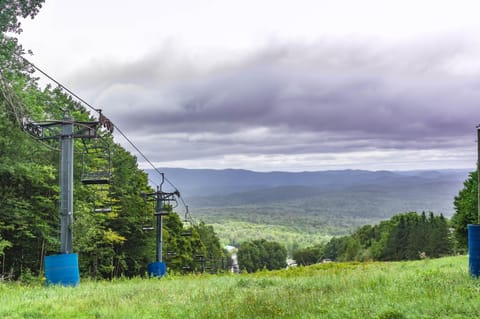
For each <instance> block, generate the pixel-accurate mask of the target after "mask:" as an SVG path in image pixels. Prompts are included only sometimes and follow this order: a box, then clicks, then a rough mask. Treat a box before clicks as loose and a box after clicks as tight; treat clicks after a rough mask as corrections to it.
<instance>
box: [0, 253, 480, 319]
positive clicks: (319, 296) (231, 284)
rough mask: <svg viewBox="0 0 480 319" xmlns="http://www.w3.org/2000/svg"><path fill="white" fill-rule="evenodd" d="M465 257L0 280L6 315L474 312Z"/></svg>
mask: <svg viewBox="0 0 480 319" xmlns="http://www.w3.org/2000/svg"><path fill="white" fill-rule="evenodd" d="M479 316H480V281H479V280H477V279H473V278H470V276H469V274H468V259H467V257H465V256H461V257H449V258H442V259H437V260H428V259H427V260H422V261H415V262H395V263H378V262H376V263H338V264H337V263H329V264H322V265H316V266H311V267H304V268H302V267H299V268H291V269H289V270H283V271H274V272H260V273H255V274H245V275H221V276H220V275H219V276H214V275H199V276H195V275H192V276H183V277H182V276H167V277H165V278H162V279H142V278H136V279H130V280H127V279H125V280H114V281H111V282H107V281H100V282H93V281H82V283H81V284H80V286H79V287H76V288H66V287H43V286H42V285H30V286H27V285H20V284H15V283H3V284H0V317H1V318H383V319H385V318H475V317H479Z"/></svg>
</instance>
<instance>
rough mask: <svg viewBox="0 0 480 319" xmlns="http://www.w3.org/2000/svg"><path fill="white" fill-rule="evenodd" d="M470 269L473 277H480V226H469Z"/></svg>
mask: <svg viewBox="0 0 480 319" xmlns="http://www.w3.org/2000/svg"><path fill="white" fill-rule="evenodd" d="M468 268H469V271H470V275H471V276H474V277H477V278H478V276H480V225H473V224H470V225H468Z"/></svg>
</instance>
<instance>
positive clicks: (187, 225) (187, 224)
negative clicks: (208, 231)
mask: <svg viewBox="0 0 480 319" xmlns="http://www.w3.org/2000/svg"><path fill="white" fill-rule="evenodd" d="M182 222H183V226H182V233H181V234H180V235H181V236H192V229H193V222H192V217H191V216H190V212H189V211H188V205H185V217H184V219H183V221H182Z"/></svg>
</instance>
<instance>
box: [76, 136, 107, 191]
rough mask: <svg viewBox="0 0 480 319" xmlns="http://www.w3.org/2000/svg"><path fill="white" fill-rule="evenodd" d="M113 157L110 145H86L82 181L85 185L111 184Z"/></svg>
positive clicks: (83, 154) (83, 155)
mask: <svg viewBox="0 0 480 319" xmlns="http://www.w3.org/2000/svg"><path fill="white" fill-rule="evenodd" d="M110 177H111V158H110V149H109V147H108V145H98V144H97V145H93V146H85V150H84V151H83V153H82V175H81V181H82V183H83V184H84V185H104V184H110Z"/></svg>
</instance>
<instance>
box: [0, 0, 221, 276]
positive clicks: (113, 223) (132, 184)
mask: <svg viewBox="0 0 480 319" xmlns="http://www.w3.org/2000/svg"><path fill="white" fill-rule="evenodd" d="M42 2H43V1H34V0H31V1H21V0H15V1H14V0H10V1H1V11H0V30H1V34H0V71H1V74H0V76H1V85H0V88H1V92H0V93H1V94H0V277H1V278H4V279H5V278H13V279H15V278H18V277H19V276H22V275H25V274H33V275H38V274H41V273H42V271H43V264H44V258H45V256H47V255H52V254H56V253H57V252H59V246H60V243H59V213H58V211H59V209H58V207H59V195H58V194H59V182H58V170H59V167H58V166H59V161H60V160H59V140H58V139H51V140H42V139H39V138H36V137H34V136H32V135H31V134H29V133H28V131H29V128H30V129H31V126H30V127H29V126H28V123H29V122H36V123H41V121H47V120H61V119H62V118H63V117H64V115H65V114H68V115H69V116H70V117H71V118H73V120H75V121H91V122H95V121H98V119H97V116H98V114H96V113H95V112H92V113H93V114H92V113H89V112H87V109H86V108H85V107H84V106H83V105H82V104H80V103H79V102H78V101H76V100H74V99H73V98H72V97H71V96H70V95H68V94H66V93H65V92H64V90H62V88H60V87H52V86H46V87H43V88H41V87H40V86H39V84H38V81H39V79H38V78H36V77H35V73H34V72H33V71H34V69H33V68H32V66H31V65H30V64H28V63H27V61H26V60H25V59H24V58H23V57H25V56H26V55H27V54H26V52H25V50H24V49H23V48H22V46H21V45H20V44H19V43H18V41H17V39H16V38H15V35H16V34H19V33H20V32H21V28H20V23H19V19H20V17H23V18H26V17H32V18H33V17H34V16H35V15H36V13H37V12H38V10H39V9H40V8H41V4H42ZM26 123H27V125H26ZM110 130H111V127H109V129H106V128H101V129H99V131H98V132H97V133H98V135H99V138H94V139H88V140H86V139H75V141H74V149H75V153H74V215H73V218H74V222H73V236H74V249H73V250H74V251H75V252H78V254H79V262H80V271H81V273H82V274H83V275H87V276H90V277H94V278H111V277H113V276H134V275H143V274H144V273H145V272H146V266H147V264H148V263H149V262H151V261H153V260H154V258H155V243H156V242H155V231H154V230H153V231H147V230H146V229H147V228H152V227H147V228H146V227H145V226H146V225H147V226H148V225H153V218H154V215H153V214H154V210H155V207H154V205H151V204H150V203H149V202H148V201H146V200H145V198H144V196H142V194H146V193H152V192H153V191H154V190H153V189H151V187H150V186H149V184H148V177H147V174H146V173H144V172H143V171H142V170H141V169H139V168H138V166H137V160H136V158H135V156H133V155H132V154H130V153H129V152H128V151H126V150H125V149H124V148H123V147H122V146H120V145H119V144H117V143H115V141H114V140H113V137H112V134H111V132H110ZM92 150H101V151H92ZM100 167H102V168H108V176H109V184H108V185H88V184H84V183H82V182H81V180H82V178H83V174H85V172H88V171H96V170H97V171H98V169H99V168H100ZM105 207H108V209H106V208H105ZM166 209H169V210H170V211H171V212H172V213H171V214H169V215H168V216H164V229H163V233H164V245H163V250H164V256H166V261H167V264H168V267H169V269H170V271H178V272H180V271H190V270H192V271H194V270H198V271H200V270H204V269H206V268H208V269H211V270H212V271H217V270H219V269H220V268H222V263H224V262H225V260H224V259H223V258H224V251H223V249H222V248H221V246H220V242H219V239H218V237H217V235H216V234H215V232H214V231H213V228H212V227H211V226H208V225H206V224H204V223H202V222H200V223H191V224H189V225H187V226H191V227H189V230H188V236H186V235H185V234H186V232H185V229H184V220H183V214H184V213H183V212H182V211H179V212H178V214H176V213H174V212H175V211H174V207H172V206H171V205H169V206H168V207H166ZM178 209H179V210H181V209H182V207H181V206H179V207H178ZM179 214H180V215H181V216H179ZM198 256H203V257H202V260H201V261H200V260H199V258H198Z"/></svg>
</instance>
